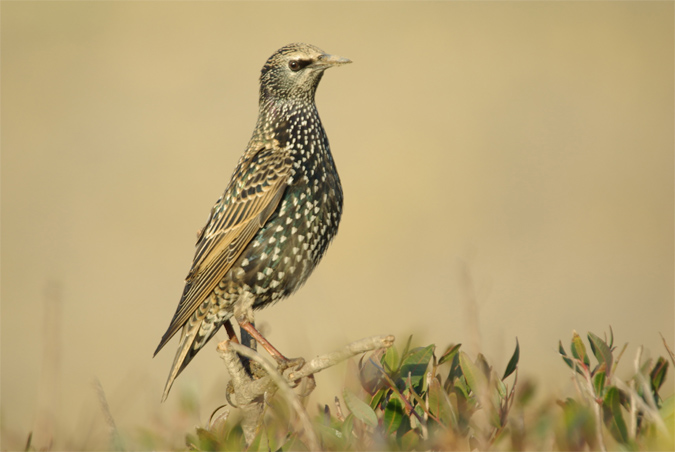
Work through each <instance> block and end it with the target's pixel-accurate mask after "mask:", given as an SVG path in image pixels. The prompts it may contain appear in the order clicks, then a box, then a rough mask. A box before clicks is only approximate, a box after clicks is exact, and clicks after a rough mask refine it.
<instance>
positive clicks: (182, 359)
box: [162, 313, 224, 402]
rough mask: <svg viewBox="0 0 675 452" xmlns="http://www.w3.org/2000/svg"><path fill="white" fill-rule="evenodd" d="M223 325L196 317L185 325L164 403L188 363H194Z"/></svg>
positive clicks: (167, 382)
mask: <svg viewBox="0 0 675 452" xmlns="http://www.w3.org/2000/svg"><path fill="white" fill-rule="evenodd" d="M195 314H196V313H195ZM223 323H224V320H218V321H216V322H214V321H212V320H210V319H208V318H204V317H202V318H198V316H196V315H195V316H193V317H192V318H191V319H190V320H188V321H187V322H186V323H185V326H184V327H183V331H182V333H181V337H180V344H179V345H178V350H177V351H176V357H175V358H174V360H173V364H172V365H171V371H170V372H169V378H167V380H166V385H165V386H164V393H163V394H162V402H164V401H165V400H166V398H167V397H168V395H169V391H170V390H171V386H172V385H173V382H174V380H175V379H176V377H178V375H180V373H181V372H182V371H183V369H185V367H186V366H187V365H188V363H189V362H190V361H192V358H194V356H195V355H196V354H197V352H199V350H201V349H202V347H204V345H206V343H207V342H208V341H209V339H211V338H212V337H213V336H214V335H215V334H216V332H218V330H219V329H220V327H221V325H222V324H223Z"/></svg>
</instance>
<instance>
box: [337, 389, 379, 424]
mask: <svg viewBox="0 0 675 452" xmlns="http://www.w3.org/2000/svg"><path fill="white" fill-rule="evenodd" d="M342 398H343V399H344V400H345V405H347V408H349V411H351V412H352V414H353V415H354V417H355V418H357V419H359V420H360V421H363V423H365V424H366V425H369V426H371V427H376V426H377V415H376V414H375V411H373V409H372V408H371V407H370V406H368V404H367V403H366V402H364V401H363V400H361V399H359V398H358V397H356V396H355V395H354V394H353V393H351V392H350V391H348V390H347V389H345V390H344V391H343V392H342Z"/></svg>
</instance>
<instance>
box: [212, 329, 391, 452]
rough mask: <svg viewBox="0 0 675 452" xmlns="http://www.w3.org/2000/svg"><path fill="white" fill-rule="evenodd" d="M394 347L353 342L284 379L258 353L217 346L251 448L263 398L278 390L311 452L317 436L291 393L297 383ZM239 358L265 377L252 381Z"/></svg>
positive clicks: (386, 341) (387, 339)
mask: <svg viewBox="0 0 675 452" xmlns="http://www.w3.org/2000/svg"><path fill="white" fill-rule="evenodd" d="M393 343H394V336H391V335H388V336H373V337H369V338H365V339H361V340H359V341H356V342H352V343H351V344H348V345H346V346H344V347H343V348H341V349H339V350H337V351H334V352H331V353H327V354H325V355H321V356H318V357H316V358H314V359H313V360H311V361H309V362H305V363H304V364H302V367H301V368H300V369H297V370H293V371H292V372H290V373H289V374H288V375H287V376H283V375H282V374H281V373H280V372H279V370H277V368H276V364H273V363H271V362H270V361H268V360H267V359H265V358H263V357H262V356H261V355H260V354H258V353H257V352H255V351H253V350H251V349H250V348H248V347H245V346H243V345H240V344H236V343H234V342H230V341H229V340H226V341H223V342H221V343H220V344H218V353H219V354H220V356H221V358H222V359H223V361H224V362H225V366H226V367H227V370H228V372H229V373H230V376H231V377H232V382H231V383H232V388H233V394H232V395H233V396H234V400H233V401H232V400H230V399H229V397H228V400H230V401H231V403H233V404H236V406H237V407H239V408H241V409H242V411H243V419H242V429H243V431H244V437H245V438H246V442H247V443H248V444H250V443H251V442H252V441H253V439H254V438H255V436H256V434H257V430H258V426H259V425H260V421H261V420H262V416H263V411H264V405H265V397H266V396H267V395H269V394H272V393H273V392H274V391H276V390H277V389H279V390H280V391H281V394H282V395H283V397H284V398H285V399H286V400H287V402H288V403H289V404H290V405H291V406H292V407H293V408H294V411H295V412H296V413H297V416H298V420H299V421H300V423H301V426H302V429H303V430H304V432H305V435H306V439H307V446H308V447H309V449H310V450H319V449H320V443H319V441H318V439H317V437H316V433H315V432H314V429H313V428H312V424H311V422H310V420H309V416H308V415H307V412H306V411H305V408H304V407H303V406H302V403H301V402H300V398H299V397H298V395H297V394H296V393H295V392H294V391H293V389H292V388H293V387H295V386H296V383H297V381H298V380H301V379H305V378H307V377H311V376H312V375H314V374H315V373H317V372H320V371H322V370H324V369H327V368H328V367H332V366H334V365H336V364H338V363H340V362H342V361H344V360H346V359H348V358H351V357H352V356H356V355H359V354H361V353H365V352H368V351H372V350H377V349H379V348H387V347H391V345H392V344H393ZM239 355H241V356H245V357H247V358H249V359H251V360H253V361H254V362H256V363H258V364H259V365H260V366H261V367H262V368H263V369H264V371H265V373H266V374H265V375H264V376H262V377H260V378H251V377H250V376H249V374H248V373H247V372H246V370H245V369H244V367H243V366H242V364H241V360H240V359H239Z"/></svg>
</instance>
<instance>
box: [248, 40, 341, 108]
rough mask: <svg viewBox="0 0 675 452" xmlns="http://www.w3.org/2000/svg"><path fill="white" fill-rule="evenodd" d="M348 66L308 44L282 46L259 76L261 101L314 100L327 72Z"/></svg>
mask: <svg viewBox="0 0 675 452" xmlns="http://www.w3.org/2000/svg"><path fill="white" fill-rule="evenodd" d="M347 63H351V60H349V59H347V58H342V57H339V56H336V55H329V54H327V53H326V52H324V51H323V50H321V49H319V48H318V47H315V46H313V45H309V44H303V43H295V44H289V45H287V46H284V47H282V48H280V49H279V50H277V51H276V52H274V54H273V55H272V56H271V57H269V59H268V60H267V62H266V63H265V65H264V66H263V68H262V71H261V74H260V99H261V101H262V100H264V99H269V98H275V99H281V100H283V99H300V100H310V101H313V100H314V94H315V93H316V87H317V86H318V85H319V81H320V80H321V77H322V76H323V71H325V70H326V69H328V68H330V67H333V66H339V65H342V64H347Z"/></svg>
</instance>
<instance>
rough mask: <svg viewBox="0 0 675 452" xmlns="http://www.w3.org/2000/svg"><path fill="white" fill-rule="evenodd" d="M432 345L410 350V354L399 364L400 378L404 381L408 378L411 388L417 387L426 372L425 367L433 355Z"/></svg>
mask: <svg viewBox="0 0 675 452" xmlns="http://www.w3.org/2000/svg"><path fill="white" fill-rule="evenodd" d="M434 347H435V346H434V345H433V344H432V345H429V346H427V347H418V348H414V349H412V350H410V354H409V355H408V356H407V357H406V358H405V359H404V360H403V363H402V364H401V378H402V379H403V380H404V381H405V380H407V379H408V376H410V381H411V383H412V385H413V386H417V385H418V384H419V383H420V382H421V381H422V378H423V377H424V374H425V373H426V371H427V366H428V365H429V361H431V357H432V356H433V354H434Z"/></svg>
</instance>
